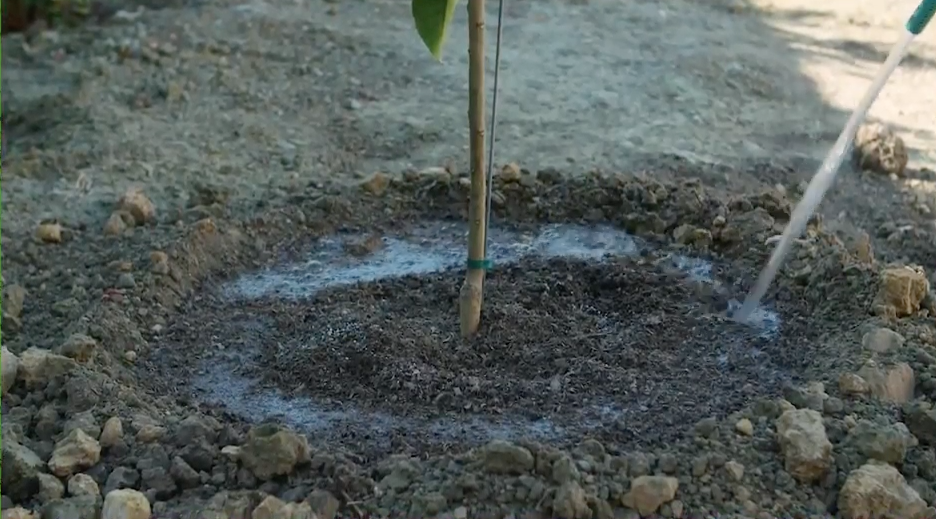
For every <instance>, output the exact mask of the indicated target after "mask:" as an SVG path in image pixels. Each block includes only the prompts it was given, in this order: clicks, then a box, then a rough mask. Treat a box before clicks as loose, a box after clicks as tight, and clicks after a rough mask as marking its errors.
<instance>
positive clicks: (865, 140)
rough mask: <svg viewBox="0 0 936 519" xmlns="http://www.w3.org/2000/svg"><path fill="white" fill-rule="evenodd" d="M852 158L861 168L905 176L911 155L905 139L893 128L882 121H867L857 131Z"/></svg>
mask: <svg viewBox="0 0 936 519" xmlns="http://www.w3.org/2000/svg"><path fill="white" fill-rule="evenodd" d="M852 159H853V160H854V162H855V166H857V167H858V168H859V169H862V170H867V171H873V172H875V173H881V174H884V175H897V176H903V174H904V170H905V169H906V168H907V162H908V161H909V155H908V153H907V146H906V145H905V144H904V141H903V139H901V138H900V136H898V135H897V134H896V133H895V132H894V130H893V128H891V127H889V126H887V125H885V124H881V123H865V124H863V125H861V126H860V127H859V128H858V131H857V132H855V144H854V147H853V148H852Z"/></svg>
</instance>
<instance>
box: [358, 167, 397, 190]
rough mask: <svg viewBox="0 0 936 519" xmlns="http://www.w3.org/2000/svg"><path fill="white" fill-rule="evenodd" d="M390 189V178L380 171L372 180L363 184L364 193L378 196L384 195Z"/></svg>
mask: <svg viewBox="0 0 936 519" xmlns="http://www.w3.org/2000/svg"><path fill="white" fill-rule="evenodd" d="M389 187H390V177H389V176H387V175H385V174H383V173H381V172H379V171H378V172H376V173H374V174H373V175H371V176H370V178H368V179H367V180H365V181H364V183H363V184H361V188H362V189H364V191H366V192H368V193H370V194H372V195H376V196H380V195H382V194H384V193H385V192H386V191H387V188H389Z"/></svg>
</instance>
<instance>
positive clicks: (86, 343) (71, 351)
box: [55, 333, 97, 363]
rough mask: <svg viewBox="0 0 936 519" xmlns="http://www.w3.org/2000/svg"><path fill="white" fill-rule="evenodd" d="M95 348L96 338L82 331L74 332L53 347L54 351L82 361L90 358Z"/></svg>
mask: <svg viewBox="0 0 936 519" xmlns="http://www.w3.org/2000/svg"><path fill="white" fill-rule="evenodd" d="M95 349H97V341H96V340H94V339H93V338H91V337H88V336H87V335H85V334H83V333H74V334H72V335H70V336H69V337H68V339H66V340H65V342H63V343H62V344H60V345H59V346H58V348H56V349H55V353H56V354H58V355H62V356H63V357H68V358H70V359H75V360H76V361H77V362H82V363H84V362H88V361H89V360H91V357H93V356H94V350H95Z"/></svg>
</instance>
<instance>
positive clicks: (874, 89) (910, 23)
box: [734, 0, 936, 321]
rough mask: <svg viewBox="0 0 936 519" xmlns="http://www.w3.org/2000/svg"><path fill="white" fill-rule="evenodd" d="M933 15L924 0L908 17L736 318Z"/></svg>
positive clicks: (801, 225)
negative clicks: (911, 45) (914, 40)
mask: <svg viewBox="0 0 936 519" xmlns="http://www.w3.org/2000/svg"><path fill="white" fill-rule="evenodd" d="M934 14H936V0H922V1H921V2H920V4H919V5H918V6H917V8H916V10H915V11H914V12H913V14H912V15H911V16H910V19H909V20H907V23H906V25H905V26H904V30H903V31H902V34H901V36H900V39H899V40H898V41H897V43H896V44H895V45H894V47H893V48H892V49H891V51H890V54H888V56H887V60H885V61H884V64H883V65H882V66H881V69H880V70H879V71H878V73H877V75H876V76H875V77H874V81H872V82H871V86H869V87H868V90H867V91H866V92H865V94H864V97H862V98H861V101H860V102H859V103H858V107H857V108H855V111H854V112H852V114H851V117H850V118H849V119H848V122H847V123H846V124H845V128H844V129H843V130H842V133H841V134H840V135H839V137H838V140H837V141H835V144H834V145H833V146H832V150H831V151H829V154H828V155H826V158H825V160H824V161H823V162H822V165H821V166H820V167H819V171H818V172H816V174H815V176H813V179H812V180H811V181H810V183H809V187H808V188H807V189H806V193H805V194H803V198H802V200H800V202H799V204H797V205H796V208H795V209H794V211H793V215H792V217H791V218H790V223H788V224H787V226H786V229H784V231H783V235H782V236H781V237H780V242H779V243H777V248H776V249H774V252H773V254H772V255H771V256H770V261H768V263H767V266H766V267H764V270H763V271H761V273H760V276H759V277H758V278H757V282H756V283H755V284H754V288H753V289H751V292H750V293H749V294H748V296H747V298H746V299H745V300H744V304H743V305H741V308H740V309H739V310H738V311H737V313H735V315H734V317H735V319H736V320H738V321H748V320H749V319H750V318H751V314H752V313H753V312H754V310H756V309H757V306H758V304H760V301H761V299H762V298H763V297H764V294H766V293H767V289H768V288H769V287H770V284H771V283H772V282H773V280H774V278H775V277H777V272H778V271H779V270H780V266H781V265H782V264H783V260H784V259H785V258H786V255H787V254H789V252H790V249H791V248H792V247H793V243H794V241H795V240H796V239H797V238H799V237H800V236H801V235H802V234H803V232H804V231H805V230H806V224H807V223H808V221H809V218H810V217H811V216H812V215H813V213H815V211H816V209H817V208H818V207H819V204H820V203H821V202H822V198H823V197H824V196H825V194H826V192H827V191H828V190H829V188H830V187H831V186H832V182H833V181H834V180H835V175H836V173H838V170H839V167H840V166H841V165H842V161H843V160H844V158H845V154H846V153H847V152H848V148H849V146H850V145H851V143H852V141H853V140H854V138H855V132H856V131H857V130H858V126H859V125H860V124H861V122H862V121H864V119H865V116H866V115H867V114H868V110H869V109H870V108H871V104H872V103H874V100H875V99H877V97H878V95H879V94H880V93H881V90H882V89H883V88H884V84H885V83H887V80H888V79H889V78H890V76H891V74H893V73H894V70H896V69H897V65H899V64H900V61H901V60H902V59H903V58H904V56H906V55H907V51H908V50H909V47H910V43H911V42H912V41H913V39H914V38H915V37H916V36H918V35H919V34H920V33H921V32H923V29H925V28H926V26H927V24H929V22H930V20H931V19H932V18H933V15H934Z"/></svg>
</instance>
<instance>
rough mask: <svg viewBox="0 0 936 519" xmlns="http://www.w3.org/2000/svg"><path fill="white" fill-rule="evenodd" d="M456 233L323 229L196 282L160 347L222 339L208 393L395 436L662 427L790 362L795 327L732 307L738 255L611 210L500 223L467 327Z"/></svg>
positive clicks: (341, 431) (778, 377) (431, 228)
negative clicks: (261, 266) (679, 243)
mask: <svg viewBox="0 0 936 519" xmlns="http://www.w3.org/2000/svg"><path fill="white" fill-rule="evenodd" d="M464 234H465V227H464V226H463V225H455V224H443V223H438V222H436V223H433V224H425V225H421V226H418V227H415V228H412V229H410V230H409V232H408V233H406V235H405V237H396V236H376V235H371V236H368V235H358V236H355V235H347V236H335V237H330V238H327V239H322V240H320V241H318V242H317V243H316V244H315V245H314V246H313V247H312V250H311V251H310V252H309V254H308V256H307V258H306V259H304V260H303V261H301V262H297V263H292V264H286V265H279V266H276V267H273V268H270V269H268V270H265V271H262V272H257V273H250V274H247V275H244V276H241V277H239V278H237V279H234V280H232V281H229V282H227V283H224V284H221V285H220V286H218V287H217V288H216V289H214V290H212V291H211V292H209V293H206V294H204V295H203V297H201V298H199V299H198V301H197V302H195V303H193V304H192V307H191V308H190V310H188V311H187V312H186V317H185V318H184V319H183V320H182V321H180V322H179V323H177V325H176V326H173V327H171V328H170V330H169V334H168V337H169V339H168V340H169V342H170V344H171V346H168V347H167V351H169V350H171V351H176V352H182V353H184V354H187V353H191V352H192V351H194V350H196V349H197V347H198V345H203V344H206V343H210V348H209V349H208V351H206V353H205V354H204V356H203V357H202V358H201V360H200V365H199V366H197V367H196V369H195V373H194V374H193V377H192V380H191V383H192V384H193V385H194V386H195V387H196V388H197V391H198V393H199V398H202V399H204V401H206V402H210V403H213V404H220V405H223V406H224V407H225V408H226V409H227V410H229V411H230V412H233V413H237V414H239V415H241V416H243V417H245V418H249V419H252V420H259V421H262V420H264V419H268V418H277V419H280V420H283V421H284V422H286V423H289V424H290V425H293V426H295V427H297V428H300V429H303V430H308V431H310V432H312V433H314V434H316V435H320V436H331V437H334V438H343V437H347V436H349V435H354V436H358V438H359V439H357V440H356V441H359V442H361V443H364V445H365V446H366V447H368V448H370V449H383V450H388V449H392V448H393V445H392V439H393V437H394V435H403V436H405V438H406V441H407V442H410V443H411V444H414V446H415V445H418V446H419V447H421V448H431V447H435V448H442V447H446V448H447V447H448V446H450V445H451V444H453V443H467V444H470V445H478V444H481V443H484V442H487V441H489V440H492V439H512V440H519V439H522V438H534V439H540V440H549V441H562V442H572V441H576V440H577V439H578V438H580V437H582V436H584V435H593V436H596V437H599V438H602V439H608V440H613V441H622V442H633V443H635V444H641V445H647V446H649V445H655V444H662V443H665V442H667V441H671V440H673V438H674V436H682V434H683V433H684V431H682V430H681V429H680V427H678V424H684V423H694V422H696V421H698V420H700V419H702V418H705V417H707V416H709V415H712V414H720V413H726V412H729V411H730V410H732V409H734V408H737V407H739V406H742V405H743V404H745V403H748V402H750V401H751V400H752V399H753V398H754V397H756V396H758V395H764V394H770V393H771V392H776V391H778V390H779V389H780V388H781V386H782V384H783V383H785V382H792V381H793V380H795V379H796V378H797V373H796V371H795V369H796V366H797V365H798V364H799V362H798V360H797V359H798V357H799V356H800V355H802V351H801V350H799V342H801V341H803V340H805V339H806V338H805V337H803V336H797V332H800V333H802V332H801V331H800V330H798V329H797V325H796V324H791V325H790V328H792V330H793V331H786V330H784V329H783V326H782V324H781V318H780V316H779V315H778V314H777V313H775V312H773V311H771V310H766V309H762V310H760V311H759V312H758V313H757V314H756V315H755V320H754V321H753V322H752V323H750V324H739V323H736V322H733V321H732V320H731V319H730V318H729V317H728V310H729V309H730V307H731V306H733V305H736V304H737V300H736V299H734V296H735V294H733V293H731V290H732V283H733V282H734V281H735V280H732V279H730V278H726V279H719V277H720V275H722V274H724V275H727V276H731V275H736V274H737V273H736V272H730V269H728V268H725V267H723V266H720V265H718V264H713V263H712V262H710V261H708V260H704V259H700V258H694V257H691V256H685V255H681V254H660V253H658V252H657V251H655V250H654V249H653V248H652V247H651V246H650V245H649V244H647V243H644V242H643V241H642V240H639V239H637V238H635V237H633V236H631V235H629V234H628V233H626V232H624V231H621V230H616V229H614V228H613V227H610V226H607V225H603V226H588V227H586V226H580V225H552V226H547V227H543V228H542V229H539V230H538V232H535V233H531V232H528V233H519V232H516V233H511V232H499V233H498V232H494V233H492V234H493V236H492V239H491V241H492V243H491V245H490V248H489V250H490V253H491V254H490V257H491V259H493V260H494V262H495V264H496V265H497V268H496V269H495V270H494V271H493V272H491V273H490V274H489V276H488V279H487V282H486V284H487V291H488V296H487V297H488V298H487V300H486V304H485V310H484V322H485V325H484V327H483V331H482V332H481V334H480V337H478V338H477V339H474V340H471V341H468V342H465V341H462V340H461V338H460V337H459V331H458V322H457V294H458V289H459V286H460V284H461V279H462V277H463V270H462V269H461V268H459V265H460V263H462V262H463V261H464V259H463V253H462V250H460V249H461V248H460V247H459V246H458V241H459V239H460V238H462V237H463V236H464ZM368 240H370V241H372V242H373V245H372V249H373V250H366V251H363V256H362V255H360V254H359V253H358V254H355V252H356V251H355V246H358V245H360V244H362V243H366V242H367V241H368ZM349 249H350V251H351V253H349ZM798 310H799V311H798V312H796V310H794V309H793V308H792V307H791V308H790V309H789V312H790V315H791V317H792V318H793V321H794V323H795V321H797V320H801V319H802V318H803V317H804V309H802V308H801V309H798ZM196 323H197V324H196ZM185 363H186V361H185V360H182V359H180V361H179V364H185ZM661 432H662V434H661ZM367 442H370V443H371V444H370V445H368V444H367Z"/></svg>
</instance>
